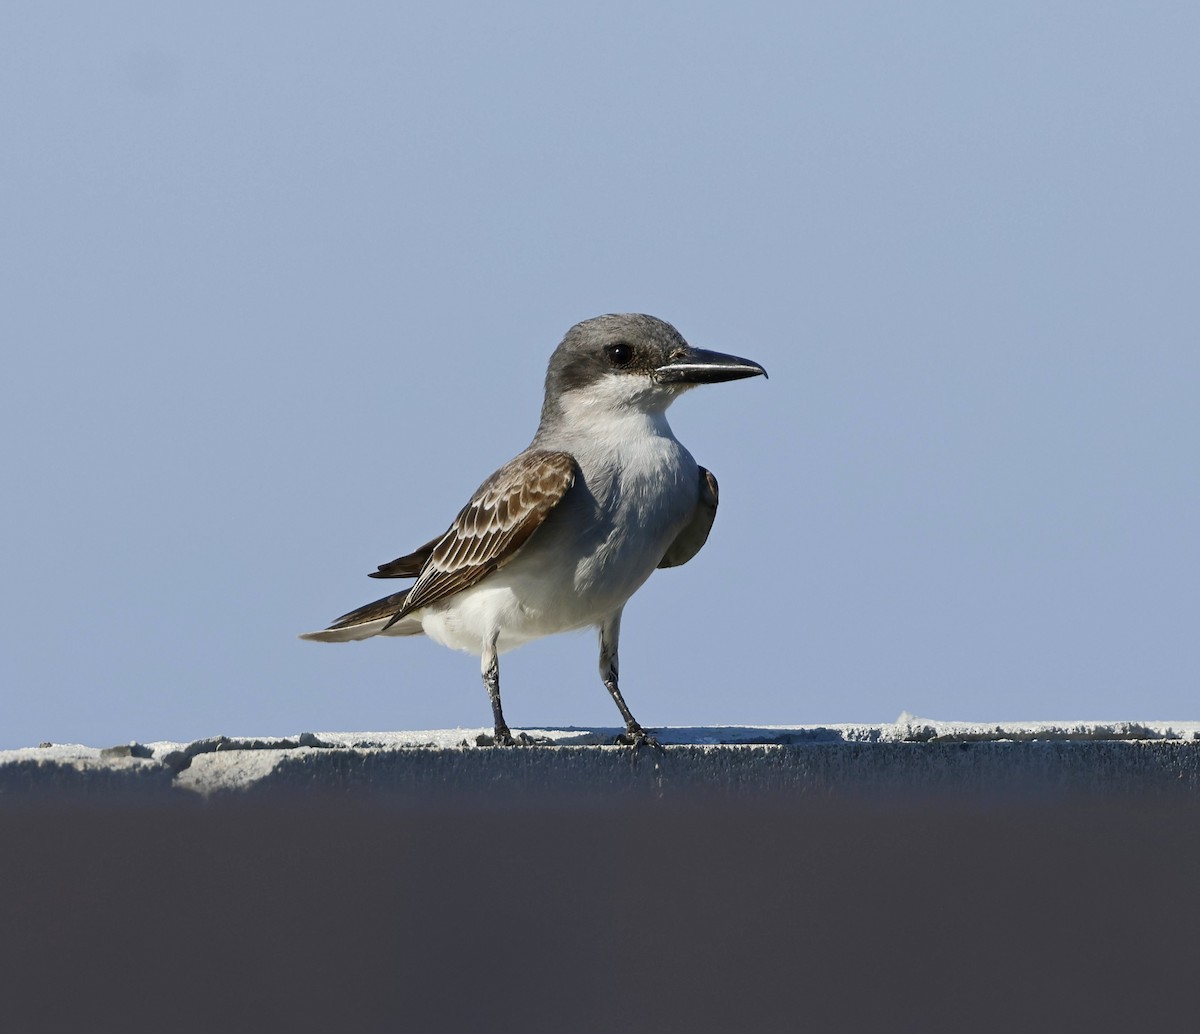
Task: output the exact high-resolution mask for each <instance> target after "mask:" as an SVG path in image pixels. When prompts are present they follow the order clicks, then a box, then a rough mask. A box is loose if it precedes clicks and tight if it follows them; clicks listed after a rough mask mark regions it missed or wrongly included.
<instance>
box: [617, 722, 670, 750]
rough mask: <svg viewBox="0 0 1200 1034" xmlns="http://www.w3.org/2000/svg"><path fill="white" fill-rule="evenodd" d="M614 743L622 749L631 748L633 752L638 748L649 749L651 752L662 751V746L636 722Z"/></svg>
mask: <svg viewBox="0 0 1200 1034" xmlns="http://www.w3.org/2000/svg"><path fill="white" fill-rule="evenodd" d="M616 743H617V744H619V745H620V746H623V747H632V748H633V749H634V750H637V749H638V748H639V747H650V748H651V749H653V750H662V749H663V748H662V744H661V743H659V742H658V740H656V739H655V738H654V737H653V736H651V735H650V733H648V732H647V731H646V730H645V729H643V728H642V727H641V726H640V725H638V724H637V723H636V722H634V723H633V724H632V725H630V726H629V727H628V728H627V729H626V730H625V731H624V732H623V733H621V735H620V736H618V737H617V739H616Z"/></svg>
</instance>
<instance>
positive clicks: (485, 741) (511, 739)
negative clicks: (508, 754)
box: [475, 726, 554, 747]
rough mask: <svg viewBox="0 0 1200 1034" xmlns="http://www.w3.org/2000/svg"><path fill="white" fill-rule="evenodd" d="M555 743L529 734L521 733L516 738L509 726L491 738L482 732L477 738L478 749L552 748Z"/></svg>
mask: <svg viewBox="0 0 1200 1034" xmlns="http://www.w3.org/2000/svg"><path fill="white" fill-rule="evenodd" d="M553 745H554V741H553V740H552V739H550V738H549V737H547V736H530V735H529V733H527V732H519V733H517V734H516V735H515V736H514V735H513V734H512V732H510V731H509V729H508V727H507V726H504V727H502V728H499V729H497V730H496V731H495V733H493V734H492V735H491V736H489V735H488V734H487V733H486V732H481V733H480V734H479V735H478V736H476V737H475V746H477V747H552V746H553Z"/></svg>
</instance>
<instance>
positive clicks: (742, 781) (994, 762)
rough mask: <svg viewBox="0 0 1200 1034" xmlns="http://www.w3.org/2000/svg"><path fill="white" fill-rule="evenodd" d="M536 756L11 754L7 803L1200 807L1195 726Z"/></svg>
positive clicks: (1091, 725) (1062, 728)
mask: <svg viewBox="0 0 1200 1034" xmlns="http://www.w3.org/2000/svg"><path fill="white" fill-rule="evenodd" d="M525 732H526V733H527V734H528V735H529V736H530V738H531V739H533V740H534V741H535V742H534V744H533V745H529V746H522V747H513V748H499V749H498V748H494V747H487V746H479V745H478V743H479V741H480V739H481V738H483V737H486V730H481V729H453V730H438V731H432V732H408V733H315V734H314V733H304V734H301V735H298V736H294V737H263V738H233V737H224V736H220V737H213V738H209V739H203V740H197V741H194V742H192V743H187V744H183V743H172V742H160V743H147V744H140V743H132V744H126V745H122V746H117V747H109V748H95V747H84V746H79V745H51V744H43V745H42V746H40V747H36V748H27V749H23V750H15V751H3V752H0V794H3V795H4V796H6V797H8V798H9V799H10V800H11V799H13V798H16V797H23V796H38V795H63V794H66V795H76V794H82V795H86V796H119V797H123V798H130V799H137V798H150V799H162V798H170V797H182V796H192V795H194V794H198V795H201V796H204V797H209V796H213V795H229V794H234V795H240V794H247V793H250V794H256V795H260V794H263V793H269V792H272V791H275V792H279V791H286V792H291V793H295V792H313V791H316V792H346V791H355V792H369V793H382V794H387V795H390V796H394V797H397V798H400V799H406V800H413V801H420V800H427V799H429V798H430V797H431V796H432V797H437V796H442V797H444V796H452V795H454V794H461V793H478V792H488V793H492V794H503V793H506V792H507V793H510V794H512V795H513V796H514V798H515V799H526V798H528V797H529V796H530V795H537V796H543V797H544V796H547V795H551V796H553V795H558V794H563V793H571V794H573V795H579V794H590V795H595V796H596V797H598V798H601V799H605V798H610V797H617V798H625V797H628V796H633V797H639V796H650V797H664V796H666V797H670V796H686V795H688V794H694V793H697V792H699V793H703V794H705V795H713V794H715V795H719V796H721V795H732V796H735V797H742V796H746V795H753V794H784V795H795V794H801V795H826V794H831V793H835V794H836V793H843V792H844V793H879V792H900V793H910V792H914V791H921V792H928V793H945V792H968V793H972V794H984V795H987V794H989V793H994V794H1009V793H1013V792H1025V791H1039V792H1044V793H1051V794H1054V793H1061V792H1103V793H1111V792H1122V791H1129V792H1139V793H1140V792H1146V791H1155V792H1167V793H1171V794H1184V795H1187V796H1200V723H1197V722H1071V723H1014V724H1004V725H980V724H966V723H952V722H937V721H930V720H926V719H920V718H914V717H912V716H909V715H902V716H901V718H900V719H899V720H898V721H897V722H895V723H891V724H886V725H837V726H788V727H780V726H772V727H741V726H731V727H717V728H674V729H663V730H660V731H658V733H657V735H658V738H659V740H660V741H661V743H662V745H663V746H662V749H661V750H654V749H648V748H643V749H640V750H631V749H630V748H627V747H620V746H615V745H613V740H614V738H615V736H616V733H617V730H615V729H529V730H525Z"/></svg>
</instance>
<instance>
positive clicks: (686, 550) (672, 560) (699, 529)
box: [658, 467, 717, 567]
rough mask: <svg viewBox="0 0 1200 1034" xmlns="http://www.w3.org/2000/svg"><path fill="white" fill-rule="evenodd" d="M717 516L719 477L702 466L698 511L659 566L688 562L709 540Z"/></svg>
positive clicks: (676, 538)
mask: <svg viewBox="0 0 1200 1034" xmlns="http://www.w3.org/2000/svg"><path fill="white" fill-rule="evenodd" d="M716 517H717V479H716V478H715V477H713V476H712V471H709V470H705V469H704V468H703V467H701V468H700V498H699V499H698V500H697V502H696V511H695V513H693V514H692V519H691V520H690V521H688V523H687V525H686V526H685V527H684V529H683V531H681V532H680V533H679V534H678V535H676V536H675V541H674V542H672V543H671V544H670V546H668V547H667V551H666V553H664V554H663V558H662V560H660V561H659V564H658V566H659V567H678V566H679V565H680V564H686V563H687V562H688V561H689V560H691V559H692V557H694V556H695V555H696V554H697V553H699V552H700V549H701V547H702V546H703V545H704V543H705V542H707V541H708V533H709V532H710V531H712V526H713V521H714V520H716Z"/></svg>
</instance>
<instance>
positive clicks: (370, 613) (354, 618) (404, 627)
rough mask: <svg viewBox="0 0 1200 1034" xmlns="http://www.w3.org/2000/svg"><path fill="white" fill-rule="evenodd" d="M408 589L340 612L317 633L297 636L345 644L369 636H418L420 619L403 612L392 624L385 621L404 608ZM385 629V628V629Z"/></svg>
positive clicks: (388, 620) (316, 640)
mask: <svg viewBox="0 0 1200 1034" xmlns="http://www.w3.org/2000/svg"><path fill="white" fill-rule="evenodd" d="M407 597H408V589H403V590H401V591H400V592H394V593H392V595H390V596H385V597H383V599H381V600H375V601H374V602H373V603H368V604H366V605H365V606H362V607H359V608H358V609H357V610H352V611H350V613H349V614H343V615H342V616H341V617H340V618H338V619H337V620H336V621H335V622H333V624H331V625H330V626H329V627H328V628H324V629H321V631H319V632H305V633H304V634H303V635H302V636H301V637H300V638H301V639H311V640H313V641H315V642H318V643H347V642H351V641H352V640H355V639H370V638H371V636H373V635H379V634H380V633H383V634H384V635H420V634H421V622H420V621H418V620H417V619H416V618H414V617H412V616H411V615H407V616H406V617H404V618H403V619H402V620H400V621H397V622H396V623H395V624H389V622H391V620H392V619H393V618H394V617H395V616H396V615H397V614H398V613H400V611H401V609H402V608H403V607H404V601H405V599H407ZM385 629H386V631H385Z"/></svg>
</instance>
